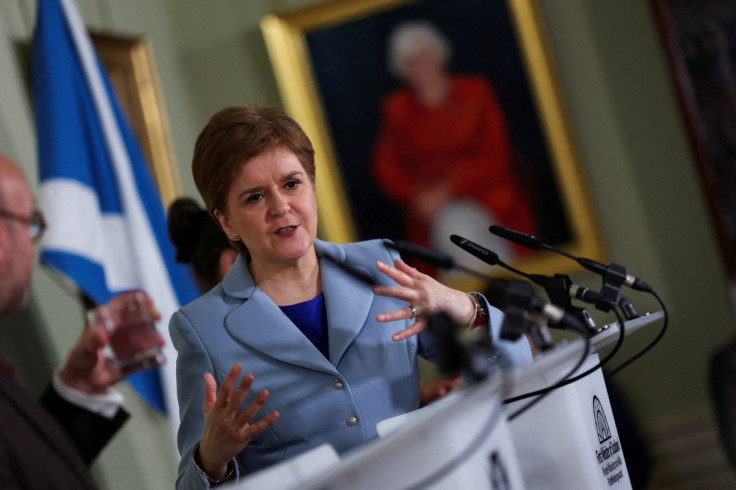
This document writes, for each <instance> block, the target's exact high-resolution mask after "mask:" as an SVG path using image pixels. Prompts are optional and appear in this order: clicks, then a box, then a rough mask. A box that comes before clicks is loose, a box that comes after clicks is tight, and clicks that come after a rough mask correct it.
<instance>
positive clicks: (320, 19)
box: [261, 0, 604, 288]
mask: <svg viewBox="0 0 736 490" xmlns="http://www.w3.org/2000/svg"><path fill="white" fill-rule="evenodd" d="M261 27H262V31H263V33H264V37H265V40H266V45H267V48H268V51H269V56H270V58H271V60H272V65H273V69H274V73H275V75H276V79H277V81H278V84H279V89H280V92H281V95H282V99H283V103H284V107H285V109H286V110H287V112H289V113H290V114H291V115H292V116H293V117H294V118H295V119H296V120H297V121H298V122H299V123H300V124H301V125H302V127H303V128H304V130H305V131H306V132H307V134H308V135H309V136H310V138H311V139H312V142H313V144H314V146H315V151H316V160H317V199H318V206H319V214H320V230H319V233H320V236H321V238H324V239H327V240H330V241H336V242H348V241H354V240H362V239H372V238H389V239H394V240H405V241H409V242H412V243H414V244H417V245H421V246H424V247H427V248H431V249H433V250H437V251H440V252H445V253H448V254H450V255H452V256H453V257H455V259H456V263H458V264H460V265H461V267H465V268H471V269H472V270H473V271H476V272H479V273H481V274H485V275H494V276H507V275H508V273H507V272H506V271H504V270H503V269H501V268H499V267H491V266H488V265H486V264H484V263H483V262H481V261H480V260H478V259H476V258H475V257H472V256H469V255H468V254H467V253H466V252H464V251H463V250H460V249H459V248H457V247H456V246H455V245H453V244H452V243H451V242H450V239H449V235H450V234H456V235H459V236H461V237H464V238H468V239H470V240H472V241H474V242H476V243H478V244H480V245H482V246H484V247H486V248H489V249H490V250H493V251H494V252H496V253H497V254H498V256H499V257H500V258H501V259H502V260H503V261H504V262H506V263H509V264H511V265H513V266H515V267H517V268H519V269H522V270H524V271H526V272H529V273H537V274H554V273H570V272H572V271H576V270H579V269H578V266H577V264H576V263H575V262H574V261H571V260H569V259H567V258H565V257H562V256H561V255H559V254H555V253H552V252H549V251H546V250H534V251H530V250H527V249H522V247H518V246H515V245H513V244H511V243H510V242H508V241H505V240H503V239H500V238H498V237H496V236H494V235H492V234H491V233H490V232H489V231H488V227H489V226H490V225H492V224H496V225H500V226H503V227H506V228H510V229H513V230H519V231H524V232H526V233H529V234H533V235H535V236H537V237H538V238H540V239H541V240H542V241H544V242H545V243H547V244H549V245H552V246H554V247H556V248H559V249H562V250H565V251H567V252H569V253H572V254H575V255H578V256H583V257H588V258H592V259H595V260H603V255H604V252H603V246H602V243H601V241H600V237H599V234H598V233H597V226H596V223H595V219H594V216H593V215H592V213H591V209H592V206H591V205H590V204H589V197H588V195H587V193H586V191H585V185H584V179H583V176H582V174H581V170H580V165H579V162H578V157H577V153H576V150H575V148H574V145H573V142H572V138H571V134H570V131H569V129H568V122H567V119H566V117H565V114H564V109H563V104H562V100H561V97H560V94H559V90H558V86H557V80H556V78H555V74H554V67H553V65H552V61H551V59H550V57H549V55H548V54H547V52H546V41H545V36H544V32H543V29H542V24H541V22H540V19H539V17H538V14H537V11H536V4H535V2H534V0H457V1H453V2H448V1H445V0H339V1H329V2H324V3H319V4H316V5H312V6H309V7H307V8H302V9H299V10H292V11H287V12H281V13H276V14H272V15H269V16H266V17H265V18H264V19H262V22H261ZM412 30H413V31H421V32H422V33H424V32H426V31H429V32H430V34H431V35H432V36H434V37H433V38H432V39H435V40H436V39H439V40H440V43H436V42H435V43H434V44H433V46H434V47H436V46H437V45H438V44H439V45H440V46H443V49H444V51H442V56H441V59H440V61H439V63H437V62H436V56H435V57H434V58H433V59H435V64H434V65H433V67H432V68H431V69H429V71H426V70H425V74H426V73H432V74H436V72H438V71H441V77H440V78H441V79H442V83H441V84H434V85H432V84H430V83H426V84H424V82H423V81H422V80H428V79H427V78H426V77H425V78H424V79H423V78H422V76H423V75H422V74H421V66H422V65H421V63H422V62H423V61H422V60H420V59H419V58H417V56H419V55H418V54H417V55H416V56H415V54H414V53H416V51H415V48H416V46H415V45H414V44H412V43H414V40H412V39H413V38H412V35H409V34H406V32H413V31H412ZM400 33H401V34H400ZM402 36H404V37H403V38H402ZM420 37H421V36H420ZM422 39H423V38H422ZM434 47H433V49H434ZM412 56H414V58H412ZM430 58H431V57H430ZM417 60H419V61H417ZM409 63H414V65H411V66H414V67H415V68H416V66H420V68H419V70H420V71H419V72H416V70H415V72H410V71H409V70H410V69H413V68H410V65H409ZM416 63H419V65H417V64H416ZM424 66H426V64H425V65H424ZM433 76H434V75H433ZM412 77H413V78H412ZM427 87H429V88H427ZM432 87H439V88H438V89H437V90H433V89H432ZM425 88H426V90H425ZM427 94H429V95H427ZM432 94H440V95H438V96H437V97H435V98H433V96H432ZM418 267H420V269H421V266H419V265H418ZM434 272H437V271H433V273H434ZM437 274H438V276H439V277H440V278H441V279H442V280H443V281H444V282H446V283H450V284H451V285H453V286H455V287H464V288H470V287H473V285H474V284H475V283H476V281H474V280H473V279H471V276H470V275H468V274H467V273H466V272H464V271H462V270H460V271H459V272H458V271H455V272H447V271H439V272H437Z"/></svg>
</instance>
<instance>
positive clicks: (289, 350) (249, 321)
mask: <svg viewBox="0 0 736 490" xmlns="http://www.w3.org/2000/svg"><path fill="white" fill-rule="evenodd" d="M223 289H224V291H225V293H227V294H228V295H230V296H233V297H236V298H242V299H244V300H245V302H244V303H243V304H241V305H240V306H238V307H236V308H235V309H234V310H233V311H231V312H230V313H229V314H228V315H227V316H226V317H225V329H226V330H227V331H228V333H229V334H230V335H231V336H232V337H233V338H235V339H236V340H237V341H239V342H241V343H244V344H246V345H247V346H249V347H251V348H254V349H256V350H258V351H259V352H261V353H263V354H265V355H267V356H270V357H273V358H274V359H278V360H279V361H283V362H286V363H289V364H293V365H295V366H301V367H304V368H307V369H314V370H317V371H323V372H329V373H333V374H334V373H335V367H334V366H333V365H332V364H331V363H330V362H329V361H328V360H327V359H325V357H324V356H323V355H322V353H320V351H319V350H318V349H317V348H316V347H315V346H314V345H313V344H312V342H310V341H309V339H308V338H307V337H306V336H305V335H304V334H303V333H302V332H301V331H300V330H299V328H297V326H296V325H294V323H292V321H291V320H289V318H288V317H287V316H286V315H285V314H284V312H282V311H281V309H280V308H279V307H278V306H277V305H276V304H275V303H274V302H273V300H271V298H269V297H268V296H267V295H266V294H265V293H264V292H263V291H261V290H260V289H258V288H257V287H256V286H255V284H254V283H253V278H252V277H251V275H250V273H249V272H248V268H247V264H246V261H245V259H243V258H242V257H239V258H238V260H237V261H236V262H235V265H234V266H233V268H232V270H231V271H230V273H229V274H228V275H227V276H226V277H225V279H224V280H223Z"/></svg>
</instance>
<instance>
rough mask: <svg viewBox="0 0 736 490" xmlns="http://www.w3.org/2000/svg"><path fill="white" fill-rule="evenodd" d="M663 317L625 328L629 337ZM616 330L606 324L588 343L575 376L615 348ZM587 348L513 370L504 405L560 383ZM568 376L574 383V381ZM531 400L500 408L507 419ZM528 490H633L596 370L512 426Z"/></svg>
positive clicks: (556, 352) (564, 349)
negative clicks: (601, 354)
mask: <svg viewBox="0 0 736 490" xmlns="http://www.w3.org/2000/svg"><path fill="white" fill-rule="evenodd" d="M663 316H664V315H663V313H662V312H657V313H652V314H648V315H645V316H642V317H639V318H636V319H634V320H629V321H627V322H625V329H626V334H627V335H628V334H630V333H632V332H634V331H636V330H638V329H639V328H641V327H643V326H644V325H647V324H649V323H652V322H654V321H657V320H660V319H662V317H663ZM619 328H620V327H619V326H618V324H609V325H607V326H606V327H604V329H603V330H602V331H601V332H600V333H597V334H596V335H595V336H594V337H593V338H592V340H591V352H593V353H592V354H589V355H588V357H587V359H586V360H585V362H584V363H583V364H582V366H580V367H579V368H578V369H577V370H576V373H575V374H579V373H582V372H584V371H586V370H588V369H589V368H591V367H593V366H595V365H596V364H598V362H599V359H598V354H597V352H598V351H600V350H601V349H603V348H604V347H607V346H610V345H612V344H614V343H615V342H616V341H617V340H618V336H619ZM583 353H584V343H583V341H582V340H576V341H574V342H571V343H569V344H566V345H564V346H561V347H557V348H555V349H553V350H552V351H551V352H548V353H544V354H542V355H540V356H537V358H536V359H535V360H534V362H533V363H532V364H530V365H528V366H521V367H518V368H514V369H512V370H511V372H510V373H509V375H510V376H511V378H512V380H513V381H512V385H513V389H512V390H511V392H510V393H507V396H506V397H507V398H513V397H515V396H518V395H521V394H524V393H529V392H532V391H536V390H539V389H542V388H546V387H547V386H551V385H553V384H555V383H557V382H558V381H560V380H561V379H562V378H563V377H564V376H565V375H566V374H568V373H569V372H570V370H571V369H573V368H574V367H575V365H576V364H577V363H578V362H579V360H580V356H582V355H583ZM575 374H573V375H572V376H574V375H575ZM531 400H533V397H532V398H528V399H523V400H519V401H516V402H513V403H509V404H507V405H505V407H504V409H505V411H506V413H507V415H511V414H513V413H514V412H516V411H517V410H518V409H519V408H521V407H523V406H524V405H525V404H527V403H529V402H530V401H531ZM509 426H510V428H511V434H512V437H513V439H514V444H515V446H516V450H517V456H518V460H519V464H520V466H521V470H522V474H523V475H524V483H525V485H526V488H527V489H529V490H531V489H567V488H570V489H573V488H574V489H578V488H580V489H586V490H595V489H614V490H618V489H622V490H623V489H630V488H631V482H630V480H629V474H628V470H627V468H626V461H625V459H624V456H623V451H622V449H623V448H622V447H621V443H620V440H619V437H618V430H617V428H616V423H615V421H614V419H613V412H612V409H611V404H610V402H609V399H608V391H607V390H606V386H605V383H604V380H603V374H602V372H601V370H600V369H598V370H596V371H594V372H593V373H591V374H589V375H587V376H585V377H584V378H582V379H580V380H578V381H576V382H574V383H571V384H569V385H567V386H564V387H562V388H558V389H556V390H554V391H552V392H551V393H549V394H547V395H546V396H545V397H544V398H543V399H542V400H540V401H539V403H536V404H535V405H533V406H532V407H530V408H529V409H528V410H527V411H525V412H523V413H521V414H520V415H519V416H518V417H516V418H514V419H513V420H511V421H510V422H509Z"/></svg>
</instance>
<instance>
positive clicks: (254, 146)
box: [170, 107, 531, 488]
mask: <svg viewBox="0 0 736 490" xmlns="http://www.w3.org/2000/svg"><path fill="white" fill-rule="evenodd" d="M192 173H193V176H194V181H195V184H196V185H197V189H198V190H199V192H200V194H201V195H202V198H203V201H204V203H205V206H206V207H207V209H208V210H209V211H210V212H211V213H212V214H213V216H214V217H215V218H216V219H217V221H218V223H219V224H220V226H221V227H222V229H223V230H224V231H225V233H226V234H227V236H228V237H229V239H230V240H231V242H232V244H233V247H234V248H236V249H237V250H238V253H239V257H238V259H237V260H236V262H235V264H234V265H233V267H232V269H231V270H230V272H229V273H228V274H227V275H226V276H225V278H224V279H223V281H222V282H221V283H220V284H218V285H217V286H216V287H215V288H214V289H212V290H211V291H209V292H208V293H207V294H205V295H204V296H202V297H201V298H199V299H197V300H196V301H194V302H193V303H191V304H189V305H187V306H185V307H183V308H182V309H181V310H180V311H178V312H177V313H175V314H174V315H173V317H172V319H171V324H170V330H171V337H172V340H173V343H174V345H175V346H176V348H177V350H178V358H177V384H178V390H179V406H180V413H181V425H180V429H179V438H178V443H179V451H180V453H181V456H182V460H181V463H180V467H179V479H178V481H177V485H178V488H206V487H207V486H208V485H210V484H212V483H219V482H221V481H223V480H230V479H233V478H237V475H238V472H239V470H238V468H237V465H236V464H235V463H236V459H237V461H238V462H239V463H240V464H241V465H242V466H243V468H244V469H245V471H247V472H253V471H257V470H259V469H261V468H264V467H266V466H268V465H271V464H274V463H278V462H281V461H284V460H285V459H288V458H290V457H292V456H294V455H296V454H299V453H301V452H304V451H306V450H308V449H311V448H313V447H316V446H318V445H320V444H323V443H329V444H331V445H332V446H333V447H334V448H335V449H336V450H337V451H338V452H344V451H346V450H348V449H351V448H353V447H355V446H358V445H360V444H362V443H364V442H365V441H367V440H369V439H371V438H373V437H375V435H376V430H375V426H376V423H378V422H379V421H381V420H383V419H386V418H389V417H392V416H395V415H398V414H401V413H405V412H408V411H410V410H413V409H415V408H417V406H418V404H419V393H418V391H419V389H418V387H419V383H418V380H419V371H418V363H417V355H422V356H425V357H428V358H429V359H430V360H431V359H432V358H436V355H437V351H436V347H437V346H436V345H435V343H434V341H433V340H434V339H433V337H432V335H431V333H430V332H428V331H426V330H425V327H426V318H427V316H428V315H431V314H433V313H435V312H438V311H440V310H443V311H445V312H446V313H447V314H449V315H450V316H452V317H453V318H455V319H456V320H457V321H458V322H459V323H461V324H464V325H469V326H470V325H476V324H481V323H482V324H484V325H483V327H482V328H488V327H489V325H488V323H489V322H490V328H491V332H492V336H493V338H494V339H495V341H496V347H497V348H498V349H499V350H501V351H502V352H501V354H502V355H505V356H506V357H507V358H508V359H509V360H511V362H524V361H528V360H529V359H530V357H531V354H530V350H529V346H528V344H526V342H525V341H524V340H522V341H520V342H518V343H513V344H509V343H504V342H503V341H500V340H499V339H498V334H499V330H500V326H501V314H500V312H498V310H494V309H491V308H490V307H489V305H488V304H487V302H486V301H485V299H484V298H482V297H481V298H480V300H479V302H477V301H475V300H474V299H473V298H472V297H471V296H469V295H467V294H466V293H463V292H460V291H455V290H453V289H449V288H447V287H445V286H443V285H442V284H440V283H438V282H437V281H435V280H434V279H432V278H431V277H429V276H427V275H425V274H422V273H420V272H418V271H417V270H415V269H413V268H411V267H409V266H407V265H406V264H404V263H403V262H402V261H401V260H400V259H399V257H398V255H397V254H396V253H395V251H393V250H392V249H390V248H387V247H386V245H385V243H384V242H383V241H379V240H373V241H369V242H359V243H352V244H347V245H337V244H334V243H328V242H324V241H321V240H318V239H316V235H317V203H316V199H315V194H314V185H315V166H314V150H313V149H312V145H311V142H310V141H309V139H308V138H307V136H306V135H305V134H304V132H303V131H302V129H301V128H300V127H299V125H298V124H297V123H296V122H295V121H294V120H293V119H291V118H290V117H288V116H287V115H286V114H285V113H284V112H283V111H281V110H280V109H276V108H242V107H232V108H228V109H225V110H223V111H221V112H219V113H217V114H215V115H214V116H213V117H212V118H211V119H210V121H209V123H208V124H207V126H206V127H205V128H204V129H203V130H202V132H201V133H200V135H199V137H198V139H197V143H196V145H195V149H194V157H193V161H192ZM390 264H393V266H392V265H390ZM347 269H357V270H359V271H362V272H365V273H368V274H369V275H370V276H371V277H372V279H373V281H374V282H375V284H376V285H375V286H373V287H371V286H369V285H366V284H365V283H364V282H362V281H359V280H356V279H355V276H354V275H353V274H351V273H350V272H348V271H347ZM476 299H477V298H476ZM476 326H477V325H476ZM392 333H393V335H391V334H392ZM243 371H247V372H248V374H246V375H245V376H242V378H241V373H242V372H243ZM203 374H204V383H203V382H202V378H201V377H202V375H203ZM238 380H239V384H238V383H237V382H238ZM218 384H219V390H217V385H218ZM236 386H237V388H236ZM241 408H242V410H241Z"/></svg>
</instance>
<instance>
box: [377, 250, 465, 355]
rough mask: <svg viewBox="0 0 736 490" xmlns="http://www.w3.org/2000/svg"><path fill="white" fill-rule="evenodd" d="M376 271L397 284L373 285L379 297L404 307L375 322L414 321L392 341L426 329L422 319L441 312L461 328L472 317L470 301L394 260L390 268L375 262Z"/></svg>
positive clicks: (425, 322) (386, 314)
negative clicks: (399, 300)
mask: <svg viewBox="0 0 736 490" xmlns="http://www.w3.org/2000/svg"><path fill="white" fill-rule="evenodd" d="M376 267H377V268H378V270H379V271H381V272H383V273H384V274H386V275H387V276H388V277H390V278H391V279H393V280H394V281H396V282H397V283H398V286H374V287H373V292H374V293H375V294H377V295H379V296H389V297H392V298H397V299H401V300H404V301H406V302H407V303H409V304H408V306H406V307H404V308H400V309H398V310H395V311H391V312H387V313H381V314H379V315H376V320H378V321H379V322H392V321H396V320H406V319H414V320H415V322H414V323H413V324H411V325H409V327H408V328H406V329H404V330H402V331H400V332H397V333H395V334H394V335H393V336H392V337H391V338H392V339H393V340H396V341H398V340H404V339H406V338H409V337H411V336H412V335H416V334H418V333H419V332H421V331H422V330H424V329H425V328H427V321H426V318H427V317H428V316H430V315H432V314H435V313H438V312H440V311H444V312H445V313H447V314H448V315H450V316H451V317H453V318H454V319H455V320H456V321H457V322H458V323H459V324H461V325H470V324H471V323H472V322H473V319H474V318H475V305H474V304H473V300H472V299H471V298H470V297H469V296H468V295H467V294H466V293H463V292H462V291H458V290H456V289H451V288H448V287H447V286H445V285H444V284H441V283H440V282H438V281H437V280H435V279H434V278H432V277H431V276H428V275H427V274H423V273H421V272H419V271H418V270H417V269H415V268H414V267H411V266H409V265H407V264H405V263H404V262H403V261H402V260H400V259H396V260H395V261H394V267H391V266H389V265H387V264H384V263H383V262H381V261H378V262H376Z"/></svg>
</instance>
